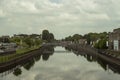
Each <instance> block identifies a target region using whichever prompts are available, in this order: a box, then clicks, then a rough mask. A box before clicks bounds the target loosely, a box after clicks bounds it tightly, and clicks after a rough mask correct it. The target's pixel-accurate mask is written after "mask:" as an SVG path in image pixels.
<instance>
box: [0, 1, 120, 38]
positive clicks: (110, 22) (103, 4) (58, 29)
mask: <svg viewBox="0 0 120 80" xmlns="http://www.w3.org/2000/svg"><path fill="white" fill-rule="evenodd" d="M119 3H120V1H119V0H116V1H114V0H104V1H100V0H74V1H73V0H1V1H0V17H3V16H4V18H0V25H1V27H2V29H4V32H3V31H1V29H0V32H1V33H0V34H1V35H2V34H6V33H7V34H13V33H16V32H21V33H40V32H41V29H48V30H50V31H51V32H53V33H55V34H56V36H57V38H62V37H65V36H67V35H69V34H74V33H81V34H85V33H88V32H92V31H93V32H95V31H97V29H99V31H100V32H101V31H103V30H104V29H103V28H106V30H107V31H111V30H112V29H114V28H118V27H119V22H120V11H119V9H120V6H119ZM98 25H99V26H98ZM8 27H11V30H8ZM17 28H19V29H17ZM73 28H74V29H73ZM13 29H17V30H15V31H16V32H13V31H12V30H13ZM39 30H40V31H39Z"/></svg>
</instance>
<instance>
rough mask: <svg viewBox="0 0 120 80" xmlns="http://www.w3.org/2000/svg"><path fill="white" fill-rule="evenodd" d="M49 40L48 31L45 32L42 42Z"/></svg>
mask: <svg viewBox="0 0 120 80" xmlns="http://www.w3.org/2000/svg"><path fill="white" fill-rule="evenodd" d="M48 38H49V31H48V30H43V32H42V40H45V41H48Z"/></svg>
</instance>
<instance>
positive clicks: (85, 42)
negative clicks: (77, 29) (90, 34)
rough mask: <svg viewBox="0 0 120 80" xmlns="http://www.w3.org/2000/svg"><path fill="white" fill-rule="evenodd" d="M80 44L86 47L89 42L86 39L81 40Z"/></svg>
mask: <svg viewBox="0 0 120 80" xmlns="http://www.w3.org/2000/svg"><path fill="white" fill-rule="evenodd" d="M79 44H81V45H85V44H87V40H86V39H79Z"/></svg>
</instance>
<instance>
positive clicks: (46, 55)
mask: <svg viewBox="0 0 120 80" xmlns="http://www.w3.org/2000/svg"><path fill="white" fill-rule="evenodd" d="M65 49H66V50H68V51H71V53H74V54H71V53H67V51H66V54H65V53H64V54H57V53H56V54H54V52H55V51H56V50H54V47H53V46H44V47H43V50H42V52H40V53H38V54H36V55H34V56H33V57H32V58H29V59H27V60H26V61H24V63H21V64H19V65H17V66H16V67H13V68H12V69H10V70H7V71H5V72H4V73H2V76H6V75H8V74H10V73H12V74H13V75H15V76H16V77H17V78H19V77H20V76H21V75H22V79H23V80H27V79H28V80H29V79H30V80H112V79H113V78H115V77H113V76H112V77H111V78H112V79H109V77H108V76H109V75H108V74H106V73H105V72H104V71H108V70H112V71H113V72H114V73H118V74H120V69H119V66H116V65H113V64H110V63H107V62H106V61H104V60H102V59H101V58H99V57H97V56H91V55H88V54H86V53H84V52H78V51H76V50H72V49H70V48H67V47H66V48H65ZM58 50H59V51H60V50H61V48H59V49H58ZM62 50H64V49H63V48H62ZM61 52H62V51H61ZM53 54H54V55H53ZM50 56H52V59H51V57H50ZM53 56H54V57H53ZM77 56H78V57H77ZM85 60H86V61H85ZM36 62H38V63H36ZM93 62H94V64H93ZM96 63H98V64H99V65H100V66H101V68H102V70H103V69H104V70H103V72H102V70H101V68H98V67H96V65H97V64H96ZM25 71H28V72H25ZM23 73H24V74H23ZM92 74H93V75H94V76H93V75H92ZM23 75H24V76H23ZM33 75H34V76H33ZM11 76H12V75H11ZM26 76H28V77H30V78H28V77H27V78H25V77H26ZM91 76H92V77H91ZM105 76H106V77H107V78H104V77H105ZM31 77H32V78H31ZM102 77H103V78H104V79H103V78H102ZM117 77H118V76H117ZM14 78H15V77H14V76H12V78H11V79H14ZM33 78H34V79H33ZM89 78H90V79H89ZM7 79H9V78H7ZM7 79H6V80H7ZM22 79H20V80H22ZM3 80H4V79H3ZM14 80H19V79H14ZM115 80H119V77H118V78H115Z"/></svg>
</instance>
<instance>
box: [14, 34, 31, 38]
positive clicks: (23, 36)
mask: <svg viewBox="0 0 120 80" xmlns="http://www.w3.org/2000/svg"><path fill="white" fill-rule="evenodd" d="M14 37H18V38H25V37H29V35H27V34H18V35H16V34H15V35H14Z"/></svg>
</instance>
